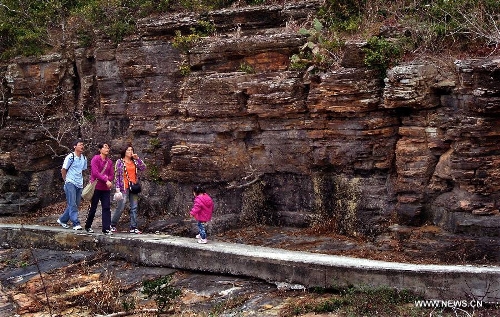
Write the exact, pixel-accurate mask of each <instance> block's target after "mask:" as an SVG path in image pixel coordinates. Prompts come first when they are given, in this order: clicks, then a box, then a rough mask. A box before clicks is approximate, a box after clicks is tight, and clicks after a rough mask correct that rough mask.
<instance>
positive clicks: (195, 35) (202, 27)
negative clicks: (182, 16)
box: [172, 20, 215, 53]
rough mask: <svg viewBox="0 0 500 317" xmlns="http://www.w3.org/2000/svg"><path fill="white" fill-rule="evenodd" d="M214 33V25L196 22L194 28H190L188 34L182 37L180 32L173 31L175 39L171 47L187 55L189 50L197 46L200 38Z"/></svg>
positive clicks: (201, 21) (206, 22) (207, 22)
mask: <svg viewBox="0 0 500 317" xmlns="http://www.w3.org/2000/svg"><path fill="white" fill-rule="evenodd" d="M214 32H215V25H214V24H213V23H212V22H209V21H203V20H200V21H198V24H197V26H196V27H192V28H190V33H189V34H187V35H182V32H181V31H180V30H177V31H175V37H174V40H173V41H172V45H173V46H174V47H175V48H178V49H180V50H181V51H183V52H184V53H187V52H188V51H189V49H190V48H192V47H193V46H195V45H196V44H198V43H199V42H200V40H201V38H202V37H205V36H209V35H212V34H213V33H214Z"/></svg>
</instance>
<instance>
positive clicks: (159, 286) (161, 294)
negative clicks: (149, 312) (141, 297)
mask: <svg viewBox="0 0 500 317" xmlns="http://www.w3.org/2000/svg"><path fill="white" fill-rule="evenodd" d="M171 280H172V276H171V275H165V276H163V277H160V278H158V279H156V280H152V281H143V282H142V292H143V293H144V294H145V295H146V296H147V297H148V298H152V299H153V300H154V301H155V302H156V305H157V306H158V313H164V312H166V311H167V310H168V309H169V308H170V306H171V305H172V302H173V301H174V299H175V298H177V297H178V296H179V295H180V294H181V291H180V290H179V289H177V288H175V287H173V286H172V285H170V282H171Z"/></svg>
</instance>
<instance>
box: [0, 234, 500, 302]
mask: <svg viewBox="0 0 500 317" xmlns="http://www.w3.org/2000/svg"><path fill="white" fill-rule="evenodd" d="M0 246H2V247H11V248H29V247H34V248H47V249H57V250H71V249H79V250H92V251H93V250H102V251H107V252H110V253H114V254H115V255H116V256H118V257H120V258H123V259H125V260H127V261H131V262H135V263H139V264H142V265H146V266H163V267H171V268H178V269H186V270H195V271H203V272H211V273H220V274H231V275H239V276H248V277H256V278H260V279H263V280H266V281H269V282H282V283H289V284H292V285H295V286H296V287H307V288H309V287H323V288H330V287H343V286H349V285H357V286H369V287H393V288H397V289H407V290H412V291H415V292H418V293H420V294H422V295H423V296H424V297H425V298H427V299H437V300H471V299H475V300H480V301H483V302H493V303H499V302H500V267H498V266H461V265H418V264H406V263H395V262H384V261H374V260H367V259H358V258H350V257H344V256H335V255H325V254H317V253H309V252H299V251H289V250H282V249H275V248H268V247H258V246H251V245H244V244H235V243H226V242H217V241H210V243H208V244H198V243H197V240H196V239H194V238H193V239H189V238H183V237H175V236H170V235H155V234H142V235H130V234H128V233H119V234H115V235H112V236H105V235H102V234H99V233H97V234H96V233H94V234H88V233H85V232H75V231H73V230H71V229H62V228H58V227H48V226H22V225H5V224H0Z"/></svg>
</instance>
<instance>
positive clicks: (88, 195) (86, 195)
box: [82, 161, 108, 200]
mask: <svg viewBox="0 0 500 317" xmlns="http://www.w3.org/2000/svg"><path fill="white" fill-rule="evenodd" d="M107 166H108V161H106V164H104V167H103V169H102V171H101V174H102V173H104V171H105V170H106V167H107ZM96 185H97V178H96V179H94V181H93V182H90V183H88V184H87V186H85V188H83V190H82V198H83V199H85V200H91V199H92V196H94V191H95V186H96Z"/></svg>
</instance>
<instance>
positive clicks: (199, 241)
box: [198, 239, 207, 244]
mask: <svg viewBox="0 0 500 317" xmlns="http://www.w3.org/2000/svg"><path fill="white" fill-rule="evenodd" d="M198 243H201V244H205V243H207V239H200V240H198Z"/></svg>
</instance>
